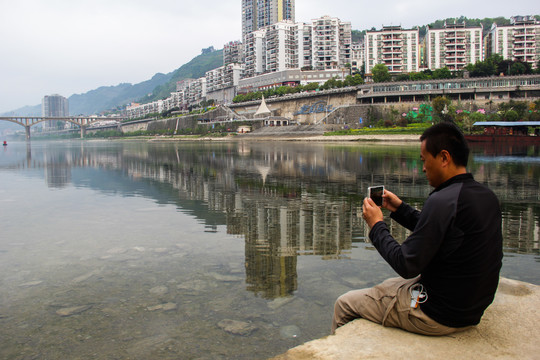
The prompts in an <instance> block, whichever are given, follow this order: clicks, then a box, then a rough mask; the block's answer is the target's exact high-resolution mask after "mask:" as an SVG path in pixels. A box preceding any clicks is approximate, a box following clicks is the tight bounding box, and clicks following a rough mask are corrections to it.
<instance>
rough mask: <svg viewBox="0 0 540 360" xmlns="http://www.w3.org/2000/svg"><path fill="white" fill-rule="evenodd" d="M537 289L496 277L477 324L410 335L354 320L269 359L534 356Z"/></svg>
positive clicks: (539, 344)
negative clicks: (458, 329) (493, 290)
mask: <svg viewBox="0 0 540 360" xmlns="http://www.w3.org/2000/svg"><path fill="white" fill-rule="evenodd" d="M539 325H540V287H539V286H536V285H532V284H528V283H524V282H520V281H515V280H509V279H505V278H501V280H500V283H499V289H498V292H497V295H496V296H495V300H494V302H493V304H491V306H490V307H489V308H488V309H487V310H486V312H485V314H484V317H483V318H482V321H481V323H480V324H479V325H478V326H476V327H474V328H472V329H470V330H467V331H464V332H461V333H458V334H453V335H449V336H442V337H430V336H422V335H416V334H411V333H408V332H406V331H403V330H400V329H394V328H385V327H383V326H381V325H378V324H375V323H372V322H370V321H367V320H364V319H358V320H355V321H353V322H351V323H349V324H347V325H345V326H343V327H341V328H339V329H338V330H337V331H336V335H331V336H327V337H325V338H322V339H319V340H314V341H310V342H308V343H305V344H303V345H300V346H298V347H295V348H293V349H291V350H289V351H287V352H286V353H285V354H283V355H280V356H277V357H275V358H274V360H307V359H310V360H318V359H321V360H322V359H324V360H332V359H340V360H342V359H343V360H344V359H347V360H357V359H358V360H360V359H415V360H419V359H445V360H450V359H538V358H540V341H538V328H539Z"/></svg>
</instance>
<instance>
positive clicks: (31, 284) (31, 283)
mask: <svg viewBox="0 0 540 360" xmlns="http://www.w3.org/2000/svg"><path fill="white" fill-rule="evenodd" d="M41 283H43V281H41V280H36V281H29V282H26V283H24V284H20V285H19V286H20V287H30V286H36V285H39V284H41Z"/></svg>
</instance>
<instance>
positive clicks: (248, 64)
mask: <svg viewBox="0 0 540 360" xmlns="http://www.w3.org/2000/svg"><path fill="white" fill-rule="evenodd" d="M265 38H266V29H261V30H257V31H253V32H251V33H249V34H247V36H246V38H245V41H244V66H245V70H244V77H252V76H256V75H258V74H262V73H264V72H266V39H265Z"/></svg>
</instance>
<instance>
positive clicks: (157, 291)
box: [149, 285, 169, 296]
mask: <svg viewBox="0 0 540 360" xmlns="http://www.w3.org/2000/svg"><path fill="white" fill-rule="evenodd" d="M149 291H150V293H151V294H154V295H160V296H161V295H165V294H166V293H168V292H169V288H168V287H166V286H164V285H161V286H156V287H153V288H151V289H150V290H149Z"/></svg>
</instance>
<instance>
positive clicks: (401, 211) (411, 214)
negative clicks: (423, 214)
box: [390, 202, 420, 231]
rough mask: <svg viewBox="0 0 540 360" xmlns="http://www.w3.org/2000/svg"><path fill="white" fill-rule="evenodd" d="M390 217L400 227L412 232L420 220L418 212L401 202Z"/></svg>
mask: <svg viewBox="0 0 540 360" xmlns="http://www.w3.org/2000/svg"><path fill="white" fill-rule="evenodd" d="M390 217H391V218H392V219H394V220H396V221H397V222H398V223H399V224H400V225H401V226H403V227H405V228H407V229H409V230H411V231H413V230H414V228H415V226H416V224H417V223H418V219H419V218H420V211H418V210H416V209H415V208H413V207H412V206H410V205H409V204H407V203H405V202H402V203H401V205H399V207H398V208H397V209H396V211H395V212H393V213H392V214H391V215H390Z"/></svg>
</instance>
